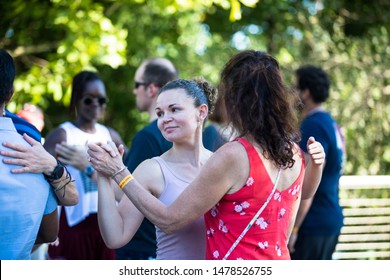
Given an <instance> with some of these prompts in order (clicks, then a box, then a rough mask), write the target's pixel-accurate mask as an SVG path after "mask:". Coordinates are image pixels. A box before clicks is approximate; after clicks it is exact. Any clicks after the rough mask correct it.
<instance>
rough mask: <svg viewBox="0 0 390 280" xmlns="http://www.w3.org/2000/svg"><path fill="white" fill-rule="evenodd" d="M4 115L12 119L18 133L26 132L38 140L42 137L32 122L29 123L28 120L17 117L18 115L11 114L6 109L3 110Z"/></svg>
mask: <svg viewBox="0 0 390 280" xmlns="http://www.w3.org/2000/svg"><path fill="white" fill-rule="evenodd" d="M5 116H6V117H7V118H10V119H12V122H13V123H14V126H15V128H16V130H17V132H18V133H19V134H20V135H23V133H26V134H27V135H29V136H30V137H32V138H34V139H35V140H37V141H38V142H41V139H42V136H41V133H40V132H39V130H38V129H37V128H36V127H35V126H34V125H33V124H31V123H29V122H28V121H26V120H25V119H23V118H21V117H19V116H18V115H15V114H12V113H11V112H10V111H8V110H5Z"/></svg>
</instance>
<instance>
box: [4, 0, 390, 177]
mask: <svg viewBox="0 0 390 280" xmlns="http://www.w3.org/2000/svg"><path fill="white" fill-rule="evenodd" d="M0 6H1V7H2V9H1V11H0V47H1V48H5V49H7V50H9V51H10V52H11V54H12V55H13V56H14V57H15V61H16V66H17V80H16V82H15V87H16V94H15V95H14V97H13V99H12V102H11V103H10V104H8V108H9V109H10V110H11V111H16V110H18V109H19V108H20V107H21V106H22V104H23V103H25V102H31V103H34V104H37V105H39V106H41V107H42V108H43V109H44V111H45V116H46V118H45V121H46V127H45V130H44V132H43V133H44V134H46V133H47V132H48V131H49V130H51V129H53V128H54V127H56V126H57V125H58V124H59V123H60V122H62V121H64V120H67V119H69V116H68V112H67V106H68V105H69V101H70V89H69V87H70V84H71V79H72V77H73V76H74V75H75V74H76V73H77V72H79V71H80V70H83V69H94V70H96V71H98V72H99V73H100V74H101V76H102V77H103V80H104V81H105V83H106V88H107V93H108V97H109V103H108V108H107V112H106V116H105V118H104V120H103V121H104V123H105V124H107V125H109V126H111V127H113V128H115V129H116V130H117V131H118V132H119V133H120V134H121V136H122V137H123V138H124V140H125V141H126V143H129V142H130V140H131V139H132V137H133V135H134V133H135V132H136V131H138V130H139V129H140V128H141V127H142V126H143V125H144V124H145V123H146V122H147V116H146V115H144V114H140V113H138V112H137V110H136V108H135V101H134V95H133V77H134V72H135V69H136V68H137V66H138V65H139V64H140V62H141V61H142V60H143V59H145V58H146V57H151V56H163V57H167V58H169V59H171V60H172V61H173V62H174V63H175V64H176V65H177V67H178V68H179V71H180V76H181V77H183V78H192V77H195V76H204V77H205V78H206V79H209V80H210V81H212V82H213V83H214V84H217V83H218V76H219V71H220V69H221V68H222V67H223V64H224V63H225V62H226V61H227V60H228V58H229V57H230V56H231V55H232V54H233V53H235V52H236V51H237V50H241V49H247V48H253V49H259V50H265V51H267V52H269V53H271V54H273V55H274V56H276V57H277V58H278V60H279V62H280V64H281V67H282V70H283V73H284V76H285V78H286V81H287V82H288V83H289V84H291V85H293V83H294V70H295V69H296V68H297V67H299V66H300V65H301V64H307V63H311V64H316V65H320V66H322V67H324V69H325V70H327V71H328V72H329V74H330V76H331V79H332V92H331V98H330V100H329V102H328V103H327V107H328V109H329V110H330V111H331V113H332V114H333V116H334V117H335V118H336V120H337V121H338V123H339V124H340V125H341V126H342V129H343V132H344V134H345V137H346V140H347V149H348V157H347V159H348V162H347V166H346V172H347V174H389V172H390V146H389V145H388V143H389V138H390V123H389V112H390V108H389V107H390V102H389V98H390V83H389V80H390V70H389V69H388V66H389V65H390V61H389V59H390V47H389V45H390V44H389V32H390V20H389V19H390V9H389V8H390V4H389V3H388V1H384V0H379V1H371V2H367V1H360V0H359V1H350V0H341V1H310V0H302V1H301V0H297V1H291V0H282V1H272V0H262V1H258V0H207V1H201V0H192V1H191V0H180V1H179V0H160V1H157V0H155V1H145V0H118V1H108V0H105V1H103V0H83V1H81V0H76V1H74V0H72V1H70V0H51V1H39V0H30V1H23V0H14V1H5V0H0Z"/></svg>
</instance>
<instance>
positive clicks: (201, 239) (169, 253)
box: [153, 157, 206, 260]
mask: <svg viewBox="0 0 390 280" xmlns="http://www.w3.org/2000/svg"><path fill="white" fill-rule="evenodd" d="M153 159H154V160H156V161H157V162H158V164H159V165H160V168H161V171H162V174H163V176H164V181H165V185H164V189H163V191H162V193H161V195H160V197H159V200H160V201H161V202H163V203H164V204H165V205H170V204H172V202H174V201H175V199H176V198H177V197H178V196H179V195H180V194H181V192H182V191H183V190H184V189H185V188H186V187H187V186H188V185H189V183H190V182H188V181H186V180H185V179H183V178H181V177H180V176H179V175H178V174H176V173H174V172H173V170H172V169H171V168H170V167H169V166H168V165H167V163H166V162H165V161H164V160H163V159H162V158H161V157H154V158H153ZM156 236H157V259H158V260H204V259H205V257H206V227H205V223H204V219H203V216H202V217H200V218H198V219H196V220H195V221H194V222H192V223H191V224H189V225H187V226H185V227H184V228H182V229H180V230H178V231H176V232H174V233H172V234H165V233H164V232H163V231H161V230H160V229H159V228H158V227H156Z"/></svg>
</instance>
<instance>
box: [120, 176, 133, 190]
mask: <svg viewBox="0 0 390 280" xmlns="http://www.w3.org/2000/svg"><path fill="white" fill-rule="evenodd" d="M133 179H134V177H133V175H131V174H129V175H127V176H126V177H125V178H123V180H122V181H120V182H119V184H118V185H119V187H120V188H121V189H123V188H124V187H125V186H126V184H127V183H128V182H130V181H131V180H133Z"/></svg>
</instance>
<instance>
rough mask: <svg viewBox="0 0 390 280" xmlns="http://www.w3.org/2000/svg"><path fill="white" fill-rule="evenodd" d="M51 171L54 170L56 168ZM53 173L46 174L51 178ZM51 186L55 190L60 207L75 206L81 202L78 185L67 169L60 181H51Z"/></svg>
mask: <svg viewBox="0 0 390 280" xmlns="http://www.w3.org/2000/svg"><path fill="white" fill-rule="evenodd" d="M51 170H54V168H52V169H51ZM51 173H52V171H51V172H46V173H45V174H46V175H49V176H50V175H51ZM50 185H51V186H52V188H53V190H54V193H55V195H56V197H57V199H58V204H59V205H62V206H73V205H76V204H77V203H78V202H79V195H78V191H77V188H76V184H75V182H74V180H73V179H72V177H71V175H70V174H69V173H68V170H67V169H66V168H64V173H63V175H62V177H61V178H60V179H58V180H53V181H50Z"/></svg>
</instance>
